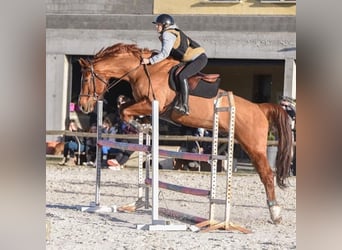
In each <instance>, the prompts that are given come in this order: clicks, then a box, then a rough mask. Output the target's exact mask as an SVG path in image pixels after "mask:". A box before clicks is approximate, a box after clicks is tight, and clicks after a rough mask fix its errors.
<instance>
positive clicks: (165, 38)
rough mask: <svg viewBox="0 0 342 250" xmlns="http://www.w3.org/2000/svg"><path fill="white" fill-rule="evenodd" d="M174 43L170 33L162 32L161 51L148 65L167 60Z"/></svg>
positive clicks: (174, 37) (173, 36) (174, 39)
mask: <svg viewBox="0 0 342 250" xmlns="http://www.w3.org/2000/svg"><path fill="white" fill-rule="evenodd" d="M175 41H176V36H175V35H174V34H172V33H171V32H164V33H163V35H162V48H161V51H160V52H159V53H158V54H157V55H154V56H152V57H151V58H150V63H151V64H155V63H157V62H160V61H162V60H164V59H165V58H167V57H168V56H169V55H170V53H171V50H172V47H173V45H174V43H175Z"/></svg>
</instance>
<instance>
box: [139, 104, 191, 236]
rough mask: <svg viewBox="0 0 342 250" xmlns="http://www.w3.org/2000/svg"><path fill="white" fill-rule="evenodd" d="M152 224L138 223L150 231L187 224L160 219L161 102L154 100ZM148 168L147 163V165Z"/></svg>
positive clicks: (182, 227) (181, 226)
mask: <svg viewBox="0 0 342 250" xmlns="http://www.w3.org/2000/svg"><path fill="white" fill-rule="evenodd" d="M151 154H152V224H149V225H147V224H143V225H137V229H148V230H150V231H158V230H160V231H176V230H181V231H184V230H186V229H187V226H186V225H183V224H181V225H173V224H170V221H165V220H159V217H158V216H159V197H158V195H159V102H158V101H156V100H154V101H153V102H152V148H151ZM146 168H147V165H146Z"/></svg>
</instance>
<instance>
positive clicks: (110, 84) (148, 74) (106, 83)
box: [79, 61, 156, 100]
mask: <svg viewBox="0 0 342 250" xmlns="http://www.w3.org/2000/svg"><path fill="white" fill-rule="evenodd" d="M88 62H89V64H90V67H89V68H90V72H91V76H92V82H93V87H94V97H95V98H98V96H97V94H96V91H95V90H96V89H95V78H97V79H98V80H100V81H101V82H102V83H103V84H104V85H105V86H106V90H105V91H109V90H110V89H111V88H113V87H115V86H116V85H117V84H118V83H120V82H121V81H122V80H123V78H124V77H126V76H127V75H129V74H130V73H132V72H133V71H135V70H137V69H138V68H139V67H140V66H141V64H140V63H139V65H137V66H136V67H134V68H132V69H131V70H129V71H128V72H126V73H125V74H123V75H122V76H121V77H120V78H119V79H117V80H115V81H113V82H108V81H105V80H104V79H103V78H101V77H100V76H99V75H98V74H96V72H95V71H94V66H93V64H92V62H90V61H88ZM87 70H89V69H87ZM144 71H145V74H146V76H147V79H148V85H149V88H148V96H149V95H150V93H149V92H150V89H151V91H152V97H153V99H154V100H156V96H155V94H154V90H153V87H152V82H151V75H150V72H149V71H148V68H147V65H146V64H144ZM82 79H83V75H82V78H81V81H82ZM79 96H88V97H90V95H89V94H88V95H84V94H80V95H79Z"/></svg>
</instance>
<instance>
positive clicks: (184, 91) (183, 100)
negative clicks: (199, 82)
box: [174, 79, 189, 115]
mask: <svg viewBox="0 0 342 250" xmlns="http://www.w3.org/2000/svg"><path fill="white" fill-rule="evenodd" d="M180 86H181V93H180V96H179V99H178V100H179V102H178V103H176V105H175V107H174V109H175V110H176V111H178V112H180V113H182V114H184V115H189V104H188V103H189V85H188V80H187V79H184V80H183V81H180Z"/></svg>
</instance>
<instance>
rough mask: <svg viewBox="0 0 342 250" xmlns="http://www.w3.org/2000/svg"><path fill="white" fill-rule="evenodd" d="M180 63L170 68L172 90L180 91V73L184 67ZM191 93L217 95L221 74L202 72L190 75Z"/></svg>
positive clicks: (202, 95)
mask: <svg viewBox="0 0 342 250" xmlns="http://www.w3.org/2000/svg"><path fill="white" fill-rule="evenodd" d="M184 66H185V65H184V64H183V63H180V64H178V65H176V66H174V67H173V68H171V70H170V75H169V85H170V88H171V89H172V90H175V91H176V92H179V80H178V74H179V73H180V72H181V70H182V69H183V68H184ZM187 80H188V84H189V95H194V96H200V97H204V98H213V97H215V96H216V95H217V91H218V89H219V85H220V82H221V78H220V75H219V74H204V73H202V72H199V73H197V74H196V75H193V76H190V77H189V78H188V79H187Z"/></svg>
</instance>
